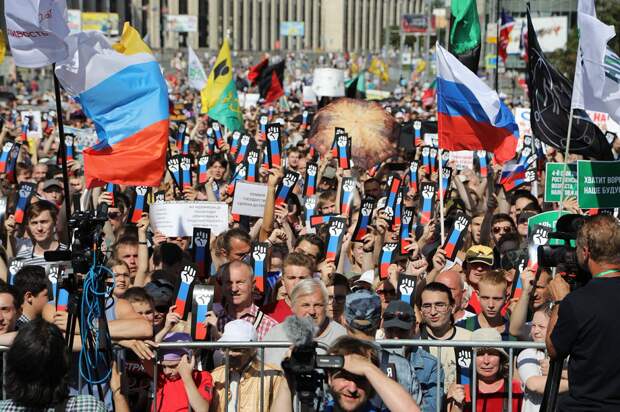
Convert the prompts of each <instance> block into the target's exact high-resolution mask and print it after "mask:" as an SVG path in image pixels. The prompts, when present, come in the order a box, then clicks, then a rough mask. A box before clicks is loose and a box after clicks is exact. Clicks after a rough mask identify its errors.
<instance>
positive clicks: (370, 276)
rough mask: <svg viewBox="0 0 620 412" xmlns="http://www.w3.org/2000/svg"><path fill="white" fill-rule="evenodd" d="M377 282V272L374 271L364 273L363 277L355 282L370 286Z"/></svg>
mask: <svg viewBox="0 0 620 412" xmlns="http://www.w3.org/2000/svg"><path fill="white" fill-rule="evenodd" d="M374 280H375V271H374V270H367V271H366V272H364V273H362V275H361V276H360V277H359V278H357V279H356V280H355V282H353V283H354V284H355V283H368V284H369V285H370V286H372V282H373V281H374Z"/></svg>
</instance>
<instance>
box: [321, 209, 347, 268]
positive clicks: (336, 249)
mask: <svg viewBox="0 0 620 412" xmlns="http://www.w3.org/2000/svg"><path fill="white" fill-rule="evenodd" d="M328 224H329V228H328V233H329V238H328V241H327V253H326V254H325V260H327V261H329V262H334V263H335V264H336V266H338V258H339V257H340V250H341V248H342V238H343V237H344V233H345V232H346V219H345V218H343V217H332V218H330V219H329V223H328Z"/></svg>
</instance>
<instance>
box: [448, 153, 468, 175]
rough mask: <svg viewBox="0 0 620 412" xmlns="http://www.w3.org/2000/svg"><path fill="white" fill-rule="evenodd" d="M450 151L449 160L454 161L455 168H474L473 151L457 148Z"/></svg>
mask: <svg viewBox="0 0 620 412" xmlns="http://www.w3.org/2000/svg"><path fill="white" fill-rule="evenodd" d="M449 153H450V161H454V163H455V167H456V170H465V169H470V170H474V152H473V151H472V150H457V151H454V152H449Z"/></svg>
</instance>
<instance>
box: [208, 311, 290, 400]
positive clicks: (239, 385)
mask: <svg viewBox="0 0 620 412" xmlns="http://www.w3.org/2000/svg"><path fill="white" fill-rule="evenodd" d="M257 340H258V334H257V333H256V329H254V326H252V324H251V323H250V322H248V321H246V320H243V319H236V320H232V321H230V322H228V323H227V324H226V326H224V333H223V334H222V336H221V337H220V339H219V342H256V341H257ZM228 364H229V365H230V371H229V375H228V378H227V377H226V365H222V366H219V367H217V368H215V369H214V370H213V372H212V373H211V375H212V377H213V385H214V386H213V402H212V404H211V410H214V411H222V412H223V411H226V410H227V409H226V402H227V401H228V408H229V409H228V410H231V409H232V410H234V411H240V412H242V411H247V412H250V411H257V410H260V405H261V404H260V398H261V388H262V391H263V393H262V399H263V407H264V409H265V410H274V409H272V406H273V404H274V401H275V399H276V398H278V396H279V393H278V392H279V391H280V390H283V387H284V386H286V385H287V383H286V380H285V378H284V377H283V376H282V372H281V371H280V370H279V367H277V366H275V365H271V364H269V363H265V364H264V366H263V370H262V372H261V367H260V359H259V358H258V356H257V349H255V348H249V349H243V348H232V349H230V350H229V351H228ZM261 376H262V377H261ZM227 379H228V386H226V384H227V382H226V380H227ZM261 379H264V380H263V383H262V385H263V386H262V387H261ZM227 390H228V392H227Z"/></svg>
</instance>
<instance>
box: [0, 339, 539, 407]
mask: <svg viewBox="0 0 620 412" xmlns="http://www.w3.org/2000/svg"><path fill="white" fill-rule="evenodd" d="M376 343H377V344H378V345H380V346H381V347H383V348H399V347H404V348H406V347H416V346H424V347H436V348H437V356H436V366H437V368H436V369H437V374H436V380H437V381H436V382H437V385H436V391H437V393H436V394H437V396H436V398H437V405H436V410H437V412H440V411H441V410H442V399H443V393H442V391H441V382H440V378H441V376H440V373H439V371H440V369H441V351H442V348H471V349H472V351H473V354H472V373H473V375H472V391H471V392H472V409H471V410H472V411H473V412H476V406H477V405H476V396H477V379H476V363H475V359H476V351H477V349H479V348H501V349H507V350H508V368H509V369H508V376H509V381H510V386H509V387H508V388H505V389H506V390H507V391H508V412H513V409H512V398H513V396H512V376H513V374H514V366H513V363H514V350H515V349H528V348H534V349H542V350H545V344H544V343H542V342H510V341H509V342H503V341H502V342H497V341H458V340H421V339H406V340H405V339H403V340H378V341H376ZM290 346H291V343H290V342H179V343H176V342H175V343H160V344H159V345H158V347H157V348H154V352H155V361H154V362H153V393H152V398H153V410H157V379H158V362H157V360H158V354H159V351H160V350H162V349H220V350H224V365H225V367H226V369H225V372H226V373H225V387H226V396H225V397H224V398H225V409H224V410H226V411H227V410H228V393H229V391H230V375H229V371H230V363H229V351H230V349H235V348H244V349H246V348H256V349H258V354H259V359H260V375H259V376H260V390H259V406H260V409H259V410H260V411H261V412H263V411H264V410H265V404H264V402H265V401H264V399H263V393H264V378H265V369H264V367H265V363H264V361H263V359H264V358H265V349H267V348H289V347H290ZM320 347H322V348H323V349H327V347H326V346H325V345H320ZM8 349H9V348H8V347H6V346H0V353H2V365H3V373H4V371H6V351H7V350H8ZM3 380H4V379H3ZM2 399H6V392H5V390H4V387H3V388H2ZM190 410H191V408H190ZM515 412H518V411H515Z"/></svg>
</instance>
